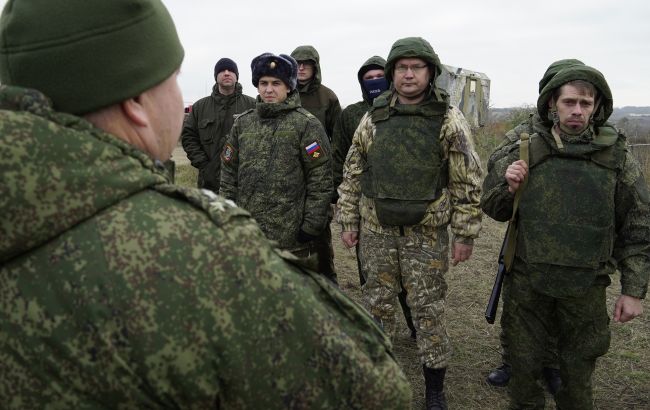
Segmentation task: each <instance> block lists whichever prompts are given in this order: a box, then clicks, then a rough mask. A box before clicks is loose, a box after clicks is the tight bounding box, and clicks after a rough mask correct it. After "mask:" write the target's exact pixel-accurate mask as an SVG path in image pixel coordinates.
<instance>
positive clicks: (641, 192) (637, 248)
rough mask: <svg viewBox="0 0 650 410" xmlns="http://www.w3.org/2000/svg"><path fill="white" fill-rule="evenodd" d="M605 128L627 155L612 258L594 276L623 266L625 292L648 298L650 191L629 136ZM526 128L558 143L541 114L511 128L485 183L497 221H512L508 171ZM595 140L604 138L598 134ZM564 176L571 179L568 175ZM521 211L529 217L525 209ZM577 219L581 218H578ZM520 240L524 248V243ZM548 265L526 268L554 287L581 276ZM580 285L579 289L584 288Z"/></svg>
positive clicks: (617, 195)
mask: <svg viewBox="0 0 650 410" xmlns="http://www.w3.org/2000/svg"><path fill="white" fill-rule="evenodd" d="M605 131H609V133H610V134H612V136H613V137H614V138H615V139H616V138H618V141H617V142H618V143H620V145H621V146H622V147H623V148H622V149H623V150H624V152H623V153H622V155H621V158H622V160H621V161H620V164H618V165H617V169H618V171H617V176H616V188H615V192H614V193H613V198H614V208H615V213H614V215H613V219H614V220H613V221H611V225H612V226H613V227H614V238H612V242H613V247H612V249H611V262H609V263H605V264H602V265H601V266H600V267H598V268H597V269H596V270H595V272H593V273H592V274H591V276H592V278H593V277H595V279H592V280H595V283H600V284H604V285H607V284H609V282H610V281H609V278H608V276H607V275H609V274H611V273H613V272H614V271H615V270H616V269H618V270H619V271H620V272H621V285H622V291H621V292H622V294H625V295H629V296H634V297H637V298H643V297H645V294H646V291H647V286H648V277H649V275H650V194H649V193H648V186H647V184H646V182H645V179H644V177H643V174H642V172H641V168H640V165H639V162H638V161H637V160H636V158H635V157H634V156H633V155H632V153H631V152H629V150H628V149H627V148H626V147H625V141H624V139H625V137H624V136H623V135H622V134H617V133H618V131H617V130H615V129H614V128H613V126H611V125H609V124H605V125H604V126H603V127H601V131H600V134H601V135H603V134H604V132H605ZM524 132H525V133H528V134H529V135H535V134H537V135H538V136H539V138H542V140H543V141H547V142H546V144H547V145H548V146H550V147H554V146H555V143H552V142H551V141H553V137H552V136H551V135H550V130H549V126H548V125H545V124H543V123H542V122H541V121H540V117H539V115H537V114H535V115H532V116H531V117H530V118H529V120H528V121H526V122H524V123H522V124H520V125H518V126H517V127H515V128H514V129H513V130H511V131H508V133H507V134H506V138H505V139H504V141H503V143H502V144H501V145H500V146H499V147H497V149H496V150H495V151H494V153H493V154H492V155H491V156H490V158H489V161H488V174H487V176H486V178H485V180H484V183H483V195H482V197H481V207H482V208H483V210H484V211H485V213H486V214H487V215H489V216H490V217H491V218H493V219H496V220H497V221H507V220H508V219H510V217H511V215H512V207H513V201H514V195H513V194H511V193H510V192H509V191H508V185H507V182H506V180H505V178H504V175H505V171H506V168H507V167H508V165H510V164H511V163H513V162H514V161H516V160H518V159H519V140H520V135H521V134H522V133H524ZM535 138H537V136H535ZM591 143H593V144H597V143H599V142H598V141H597V140H593V141H592V142H591ZM563 144H571V142H567V141H563ZM582 144H585V143H582ZM533 150H534V146H533V145H531V147H530V151H531V153H530V155H531V159H532V158H533V156H534V155H536V153H534V152H533ZM554 151H556V150H554V149H553V150H552V152H554ZM553 160H554V157H553V156H550V157H549V158H548V159H546V161H553ZM530 172H531V174H532V173H533V172H535V168H532V169H531V170H530ZM561 182H562V183H567V181H564V180H563V181H561ZM579 192H580V190H579V189H576V190H575V191H573V192H572V194H573V195H578V194H579ZM524 193H525V191H524ZM522 198H523V197H522ZM549 200H551V201H553V203H556V202H558V200H557V199H556V200H552V199H549ZM538 206H539V207H541V208H542V209H544V207H546V206H548V205H544V204H543V203H540V204H538ZM520 215H524V217H525V212H524V213H520ZM577 220H578V218H577V217H576V221H577ZM565 222H566V221H561V222H559V223H565ZM572 222H573V223H575V221H572ZM517 246H518V248H519V246H520V245H517ZM518 260H519V259H518ZM516 263H517V262H516ZM519 263H522V261H520V262H519ZM544 266H546V267H545V268H544V269H543V272H541V270H542V269H535V267H534V266H529V267H528V268H526V269H527V270H528V271H529V274H530V275H531V280H532V281H533V283H535V284H537V287H538V288H540V289H542V288H543V290H544V291H548V292H553V293H557V292H571V291H572V290H571V289H569V288H570V287H571V285H573V283H572V282H571V281H575V279H572V278H571V276H574V277H575V276H576V275H577V274H578V272H577V269H575V268H567V267H563V266H559V265H550V266H547V265H544ZM537 276H539V277H537ZM592 283H594V282H592ZM559 288H561V289H559ZM575 291H577V292H579V291H580V290H579V289H577V290H575Z"/></svg>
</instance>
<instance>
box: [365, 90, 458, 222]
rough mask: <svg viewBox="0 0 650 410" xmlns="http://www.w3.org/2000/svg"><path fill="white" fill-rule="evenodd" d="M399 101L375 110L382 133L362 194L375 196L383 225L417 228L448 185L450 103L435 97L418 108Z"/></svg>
mask: <svg viewBox="0 0 650 410" xmlns="http://www.w3.org/2000/svg"><path fill="white" fill-rule="evenodd" d="M394 101H395V99H394V98H393V102H392V103H391V104H390V105H384V106H381V107H376V108H375V109H374V110H373V111H372V121H373V123H374V125H375V128H376V130H375V135H374V138H373V142H372V144H371V145H370V148H369V150H368V154H367V158H366V166H365V168H364V171H363V174H362V176H361V191H362V192H363V194H364V195H365V196H367V197H369V198H374V202H375V208H376V211H377V218H378V219H379V222H380V223H382V224H384V225H398V226H401V225H416V224H417V223H419V222H420V221H421V220H422V218H423V217H424V214H425V212H426V210H427V207H428V205H429V204H430V203H431V202H432V201H433V200H435V199H436V198H438V197H439V196H440V191H441V189H442V187H444V186H445V185H446V176H447V171H446V161H445V160H444V155H443V152H442V146H441V144H440V140H439V137H440V130H441V128H442V123H443V121H444V119H445V115H446V113H447V108H448V105H447V103H446V102H444V101H443V102H439V101H435V100H433V99H431V100H429V101H427V102H425V103H423V104H418V105H397V104H394ZM389 119H390V120H389Z"/></svg>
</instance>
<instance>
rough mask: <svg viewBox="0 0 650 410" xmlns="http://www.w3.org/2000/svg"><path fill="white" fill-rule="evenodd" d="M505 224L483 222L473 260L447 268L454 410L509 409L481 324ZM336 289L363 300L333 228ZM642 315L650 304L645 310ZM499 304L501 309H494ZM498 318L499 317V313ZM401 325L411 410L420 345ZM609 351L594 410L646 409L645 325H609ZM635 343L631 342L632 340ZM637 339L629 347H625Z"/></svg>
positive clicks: (399, 343) (417, 400) (397, 345)
mask: <svg viewBox="0 0 650 410" xmlns="http://www.w3.org/2000/svg"><path fill="white" fill-rule="evenodd" d="M504 231H505V225H504V224H500V223H497V222H495V221H493V220H491V219H489V218H487V217H485V218H484V227H483V230H482V232H481V236H480V238H479V239H478V240H477V241H476V243H475V246H474V252H473V255H472V257H471V259H470V260H469V261H467V262H465V263H463V264H459V265H458V266H456V267H451V269H450V270H449V272H448V274H447V277H446V280H447V283H448V285H449V288H448V293H447V305H446V306H447V308H446V318H447V329H448V333H449V335H450V337H451V339H452V343H453V346H454V357H453V359H452V361H451V363H450V366H449V368H448V371H447V378H446V392H447V398H448V402H449V408H451V409H503V408H506V406H507V393H506V390H505V389H504V388H495V387H492V386H490V385H488V384H487V383H486V382H485V378H486V376H487V374H488V373H489V371H490V370H491V369H492V368H493V367H495V366H497V365H499V364H500V360H501V357H500V346H499V340H498V336H499V331H500V327H499V325H498V321H497V324H494V325H489V324H488V323H487V322H486V321H485V318H484V313H485V306H486V303H487V300H488V298H489V294H490V291H491V289H492V284H493V282H494V275H495V272H496V268H497V264H496V257H497V255H498V252H499V248H500V246H501V240H502V238H503V234H504ZM332 237H333V239H334V240H333V242H334V247H335V249H334V250H335V265H336V267H337V272H338V277H339V283H340V286H341V289H342V290H343V291H344V292H346V293H347V294H348V295H350V296H351V297H352V298H353V299H355V300H357V301H360V300H361V292H360V288H359V279H358V273H357V265H356V256H355V254H354V251H353V250H348V249H347V248H345V247H344V246H343V245H342V242H341V241H340V239H339V238H340V229H339V226H338V225H337V224H336V223H333V224H332ZM618 280H619V279H618V278H614V279H613V282H614V284H615V285H612V286H610V288H609V293H611V295H610V296H609V301H608V305H609V306H613V303H614V302H613V301H614V298H615V296H617V294H618V293H617V292H620V287H619V286H618V285H617V282H618ZM645 307H646V309H647V308H648V304H647V303H646V304H645ZM500 308H501V305H500V306H499V310H500ZM499 314H500V311H499ZM398 320H400V321H401V322H402V324H403V326H402V330H401V331H400V332H398V334H397V335H396V337H395V338H394V339H393V348H394V353H395V356H396V358H397V360H398V362H399V363H400V365H401V366H402V369H403V370H404V372H405V374H406V375H407V377H408V378H409V380H410V381H411V386H412V389H413V409H422V408H423V407H424V380H423V377H422V367H421V364H420V362H419V359H418V352H417V346H416V344H415V342H414V341H413V340H412V339H411V338H410V337H409V331H408V328H407V327H406V323H405V322H404V320H403V317H402V316H401V314H399V315H398ZM612 328H613V335H612V347H611V348H610V352H609V353H608V354H607V355H606V356H604V357H603V358H601V359H600V360H599V362H598V365H597V370H596V373H595V374H594V390H595V393H594V396H595V401H596V403H595V406H596V408H597V409H650V360H648V357H649V356H648V351H647V349H648V339H649V338H650V332H649V330H650V320H648V318H647V314H646V316H644V317H642V318H640V320H635V321H633V322H630V323H628V324H625V325H620V324H616V325H612ZM633 337H636V339H633ZM631 339H632V340H635V344H634V345H630V343H629V342H630V341H631ZM546 401H547V405H546V408H548V409H551V408H555V406H554V404H555V403H554V401H553V399H552V396H550V395H548V394H547V396H546Z"/></svg>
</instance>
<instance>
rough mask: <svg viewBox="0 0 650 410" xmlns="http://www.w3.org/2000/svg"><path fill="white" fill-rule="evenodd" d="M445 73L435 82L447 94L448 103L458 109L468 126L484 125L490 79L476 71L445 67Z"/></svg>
mask: <svg viewBox="0 0 650 410" xmlns="http://www.w3.org/2000/svg"><path fill="white" fill-rule="evenodd" d="M445 69H446V70H447V72H445V73H442V75H440V76H439V77H438V79H437V80H436V84H437V85H438V87H440V88H442V89H444V90H446V91H447V92H448V93H449V97H450V103H451V104H452V105H454V106H456V107H458V108H459V109H460V110H461V111H462V112H463V114H464V115H465V118H466V119H467V122H469V124H470V125H471V126H472V127H474V128H476V127H482V126H484V125H485V123H486V122H487V119H488V107H489V103H490V79H489V78H488V76H487V75H485V74H483V73H479V72H478V71H471V70H467V69H465V68H460V67H452V66H449V65H445Z"/></svg>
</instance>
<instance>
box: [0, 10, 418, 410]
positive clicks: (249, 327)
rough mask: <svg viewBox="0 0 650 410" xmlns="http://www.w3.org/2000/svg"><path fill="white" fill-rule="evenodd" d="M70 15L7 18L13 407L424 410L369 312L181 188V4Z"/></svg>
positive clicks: (219, 206)
mask: <svg viewBox="0 0 650 410" xmlns="http://www.w3.org/2000/svg"><path fill="white" fill-rule="evenodd" d="M51 7H52V5H51V2H49V1H20V0H10V1H8V2H7V4H6V6H5V8H4V11H3V13H2V16H1V17H0V27H1V29H0V82H2V84H4V85H2V86H0V156H1V157H2V158H3V159H2V161H0V174H1V175H2V184H1V185H0V191H1V192H0V212H1V213H2V215H3V217H2V219H0V323H1V326H0V403H1V404H0V407H2V408H3V409H20V410H23V409H43V408H48V409H94V408H100V407H101V408H110V409H118V408H119V409H144V408H147V409H162V408H174V409H206V408H219V409H312V408H323V409H342V408H346V409H347V408H354V409H368V408H371V409H384V408H391V409H406V408H409V401H410V396H411V393H410V389H409V385H408V382H407V381H406V379H405V377H404V375H403V374H402V372H401V371H400V369H399V366H398V365H397V364H396V362H395V360H394V359H393V357H392V355H391V354H390V350H389V348H390V345H389V341H388V340H387V338H386V337H385V336H384V335H383V334H382V332H381V331H380V329H379V328H378V326H376V324H375V323H374V321H373V320H372V318H371V317H370V316H368V315H367V314H366V313H365V312H364V311H363V309H362V308H360V307H359V306H358V305H356V304H354V303H352V302H351V301H350V300H349V299H348V298H346V297H345V296H344V295H342V294H341V293H340V292H338V291H337V290H336V289H335V288H333V287H332V286H330V285H329V284H328V283H327V281H326V280H324V279H323V278H321V277H320V276H319V275H316V274H314V273H311V272H310V271H307V270H304V269H302V268H300V267H299V266H297V265H296V264H295V258H292V257H291V256H290V255H284V256H281V255H282V253H281V252H279V251H277V250H275V249H273V248H272V247H271V246H270V245H269V242H268V241H267V240H266V239H265V238H264V236H263V234H262V232H261V231H260V230H259V228H258V227H257V226H256V225H255V223H254V221H253V220H252V218H251V217H250V215H249V214H248V213H247V212H246V211H244V210H243V209H241V208H238V207H236V206H235V205H234V204H233V203H232V202H230V201H226V200H224V199H223V198H220V197H217V196H216V195H215V194H214V193H212V192H211V191H199V190H197V189H185V188H180V187H177V186H174V185H172V184H170V183H169V178H168V175H167V174H166V172H165V170H164V168H163V167H162V166H161V161H162V160H165V159H167V158H169V156H170V154H171V151H172V149H173V148H174V146H175V145H176V142H177V141H178V137H179V135H180V129H181V125H182V120H183V112H182V109H183V103H182V96H181V93H180V90H179V89H178V85H177V83H176V75H177V73H178V68H179V66H180V64H181V61H182V59H183V49H182V47H181V45H180V43H179V41H178V36H177V34H176V31H175V28H174V25H173V22H172V20H171V17H170V16H169V14H168V13H167V10H166V9H165V8H164V6H163V5H162V3H161V2H160V1H158V0H112V1H110V2H106V1H100V0H69V1H66V2H61V3H60V4H57V10H58V11H59V12H60V14H59V15H58V17H57V18H56V19H53V18H52V16H51V13H50V11H51ZM33 27H38V28H39V30H34V29H33ZM53 39H65V41H53ZM71 68H74V72H73V73H72V72H71V71H70V70H71ZM44 71H47V76H44V75H43V72H44ZM35 88H38V89H39V91H37V90H36V89H35Z"/></svg>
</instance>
